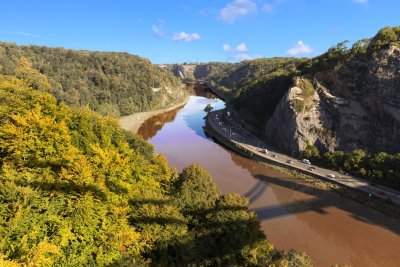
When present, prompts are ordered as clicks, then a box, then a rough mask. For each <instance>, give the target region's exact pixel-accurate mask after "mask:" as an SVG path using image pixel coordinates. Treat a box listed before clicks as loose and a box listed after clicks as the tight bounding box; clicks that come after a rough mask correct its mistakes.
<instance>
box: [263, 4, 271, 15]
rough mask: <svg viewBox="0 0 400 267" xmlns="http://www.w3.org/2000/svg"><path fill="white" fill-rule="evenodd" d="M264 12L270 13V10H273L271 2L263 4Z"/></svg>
mask: <svg viewBox="0 0 400 267" xmlns="http://www.w3.org/2000/svg"><path fill="white" fill-rule="evenodd" d="M262 9H263V10H264V12H266V13H268V14H271V13H272V12H274V8H273V7H272V5H271V4H264V6H263V8H262Z"/></svg>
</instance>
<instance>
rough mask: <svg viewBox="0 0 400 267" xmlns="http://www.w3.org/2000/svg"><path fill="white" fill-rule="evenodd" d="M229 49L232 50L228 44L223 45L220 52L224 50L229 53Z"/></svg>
mask: <svg viewBox="0 0 400 267" xmlns="http://www.w3.org/2000/svg"><path fill="white" fill-rule="evenodd" d="M231 49H232V48H231V46H230V45H228V44H224V45H223V46H222V50H224V51H225V52H229V51H231Z"/></svg>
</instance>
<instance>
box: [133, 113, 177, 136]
mask: <svg viewBox="0 0 400 267" xmlns="http://www.w3.org/2000/svg"><path fill="white" fill-rule="evenodd" d="M181 108H182V107H179V108H177V109H174V110H171V111H168V112H164V113H161V114H158V115H155V116H153V117H151V118H149V119H148V120H146V121H145V122H144V123H143V124H142V125H140V127H139V130H138V135H140V136H141V137H143V138H144V139H145V140H148V139H150V138H152V137H153V136H155V135H156V134H157V132H158V131H159V130H161V128H162V127H163V126H164V124H166V123H168V122H171V121H173V120H174V119H175V116H176V113H177V112H178V111H179V110H180V109H181Z"/></svg>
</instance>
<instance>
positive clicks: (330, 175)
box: [327, 173, 335, 178]
mask: <svg viewBox="0 0 400 267" xmlns="http://www.w3.org/2000/svg"><path fill="white" fill-rule="evenodd" d="M327 176H328V177H329V178H335V175H334V174H332V173H330V174H328V175H327Z"/></svg>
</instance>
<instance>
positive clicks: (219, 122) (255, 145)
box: [207, 110, 400, 205]
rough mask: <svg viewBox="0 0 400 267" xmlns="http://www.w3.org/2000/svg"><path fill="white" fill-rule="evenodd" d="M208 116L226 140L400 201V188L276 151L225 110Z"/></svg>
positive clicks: (290, 165) (272, 160) (273, 160)
mask: <svg viewBox="0 0 400 267" xmlns="http://www.w3.org/2000/svg"><path fill="white" fill-rule="evenodd" d="M207 120H208V125H209V126H210V127H212V128H213V130H214V131H216V132H218V133H219V134H220V135H222V136H223V137H224V138H225V140H229V141H230V142H232V143H234V144H236V145H237V146H240V147H242V148H243V149H245V150H247V151H249V152H251V153H253V154H255V155H258V156H260V157H262V158H264V159H265V160H266V161H267V162H270V163H272V164H273V163H279V165H286V166H287V167H288V168H290V169H293V168H294V169H297V170H299V171H301V172H303V173H308V174H312V176H314V177H316V176H317V177H320V178H323V179H325V180H330V181H332V182H335V183H338V184H341V185H344V186H347V187H350V188H353V189H356V190H359V191H362V192H364V193H367V194H368V195H369V196H371V197H372V196H373V197H376V198H379V199H382V200H390V201H391V202H392V203H394V204H396V205H400V192H399V191H396V190H393V189H390V188H387V187H384V186H380V185H371V184H370V183H369V182H368V181H366V180H364V179H361V178H358V177H355V176H352V175H344V174H342V173H339V172H337V171H333V170H330V169H325V168H321V167H319V166H316V165H312V164H306V163H303V161H302V160H299V159H295V158H293V157H291V156H289V155H285V154H282V153H278V152H276V151H274V150H273V149H272V148H271V147H270V146H268V145H267V144H265V143H264V142H263V141H262V140H261V139H259V138H257V137H256V136H254V135H253V134H252V133H250V132H249V131H248V130H247V129H246V128H245V127H243V126H242V125H240V124H239V123H238V122H236V121H235V120H234V119H233V118H232V117H230V116H227V115H226V113H225V110H217V111H213V112H210V113H209V115H208V116H207ZM265 149H267V150H268V152H267V153H266V152H265Z"/></svg>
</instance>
